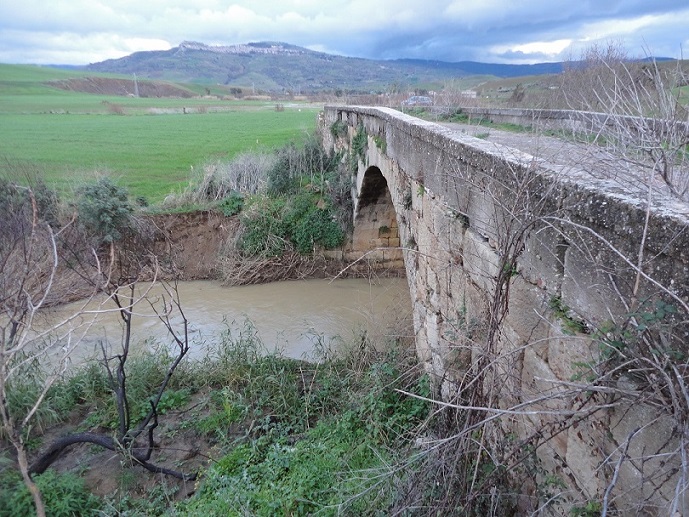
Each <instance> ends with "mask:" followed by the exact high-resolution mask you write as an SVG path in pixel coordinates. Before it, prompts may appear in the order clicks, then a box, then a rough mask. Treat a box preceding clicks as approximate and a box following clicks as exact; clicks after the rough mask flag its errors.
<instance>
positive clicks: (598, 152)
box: [438, 122, 689, 215]
mask: <svg viewBox="0 0 689 517" xmlns="http://www.w3.org/2000/svg"><path fill="white" fill-rule="evenodd" d="M438 124H439V125H441V126H443V127H446V128H448V129H451V130H453V131H457V132H459V133H462V134H466V135H469V136H474V137H478V138H481V139H482V140H485V141H487V142H493V143H495V144H496V146H505V147H507V148H512V149H517V150H519V151H522V152H525V153H528V154H530V155H532V156H534V158H535V160H536V162H537V163H538V164H539V165H542V166H544V167H546V168H548V169H550V170H553V171H556V172H559V173H561V174H562V175H564V176H567V177H569V178H572V179H577V180H584V181H586V182H587V183H593V184H596V185H599V186H600V187H601V190H603V191H607V192H616V193H618V194H620V195H623V196H629V197H630V198H634V199H636V200H643V202H646V200H647V198H648V176H649V168H648V167H641V166H640V165H639V164H637V163H634V162H633V161H632V160H630V159H629V158H628V157H625V156H623V155H620V154H617V155H616V154H614V153H613V152H611V151H610V150H608V149H606V148H604V147H601V146H599V145H595V144H584V143H576V142H572V141H568V140H565V139H564V138H558V137H554V136H545V135H542V134H539V133H538V132H527V133H518V132H514V131H504V130H500V129H494V128H492V127H487V126H481V125H475V124H460V123H453V122H438ZM504 152H506V153H507V154H509V151H508V150H504ZM652 197H653V201H654V204H658V203H660V202H661V201H662V204H663V205H665V206H671V207H672V210H673V211H675V212H677V213H682V214H685V215H689V203H686V202H682V201H679V200H677V199H676V198H675V197H673V196H672V195H671V194H670V192H669V189H668V188H667V186H666V185H665V183H664V182H663V181H662V179H660V178H656V179H655V181H654V182H653V192H652Z"/></svg>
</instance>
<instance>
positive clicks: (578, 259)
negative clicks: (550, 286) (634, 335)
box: [561, 246, 633, 326]
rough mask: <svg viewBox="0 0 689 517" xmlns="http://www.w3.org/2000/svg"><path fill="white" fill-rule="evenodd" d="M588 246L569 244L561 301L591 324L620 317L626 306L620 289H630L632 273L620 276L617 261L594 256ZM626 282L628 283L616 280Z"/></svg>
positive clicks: (616, 319)
mask: <svg viewBox="0 0 689 517" xmlns="http://www.w3.org/2000/svg"><path fill="white" fill-rule="evenodd" d="M592 251H593V250H592V249H591V248H589V249H588V250H584V249H582V248H581V247H579V246H576V247H575V246H570V247H569V248H567V251H566V252H565V270H564V276H563V281H562V291H561V292H562V295H561V298H562V304H563V305H566V306H567V307H569V308H570V309H572V310H573V311H574V312H575V313H576V314H577V315H578V317H580V318H582V319H584V320H585V321H587V322H589V323H590V324H592V325H595V326H597V325H599V324H601V323H603V322H605V321H610V320H613V321H619V320H620V318H621V316H622V315H624V314H625V313H626V312H627V310H626V308H625V305H624V303H623V302H622V300H620V297H619V296H618V291H621V292H628V291H629V289H628V285H629V283H630V282H633V276H632V277H631V278H630V277H629V276H628V275H626V276H625V275H623V276H622V277H620V276H619V274H618V273H619V270H614V268H615V263H614V262H613V263H611V262H610V261H608V260H605V259H604V258H603V257H600V259H597V257H593V256H592V255H591V252H592ZM618 280H619V281H620V282H624V283H625V284H627V285H622V283H618V284H617V286H615V285H613V281H618Z"/></svg>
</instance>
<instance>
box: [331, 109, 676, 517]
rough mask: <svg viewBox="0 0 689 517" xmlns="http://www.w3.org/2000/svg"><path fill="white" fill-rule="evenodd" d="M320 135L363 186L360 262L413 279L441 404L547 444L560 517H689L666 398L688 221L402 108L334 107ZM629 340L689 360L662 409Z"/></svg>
mask: <svg viewBox="0 0 689 517" xmlns="http://www.w3.org/2000/svg"><path fill="white" fill-rule="evenodd" d="M320 126H321V134H322V138H323V139H324V142H325V144H326V146H327V147H329V148H331V149H334V150H336V151H339V152H341V153H342V156H343V160H346V163H347V165H348V167H349V170H350V172H351V174H352V179H353V189H352V194H353V198H354V233H353V239H352V243H351V245H350V246H349V248H348V249H347V251H346V252H347V258H348V259H350V260H374V261H376V262H377V263H378V264H379V265H381V266H383V267H386V266H393V267H394V266H401V265H402V264H403V265H404V268H405V270H406V275H407V279H408V283H409V288H410V292H411V299H412V304H413V316H414V330H415V334H416V348H417V355H418V358H419V360H420V361H421V362H422V363H423V364H424V366H425V368H426V370H427V372H428V373H429V374H430V375H431V378H432V379H433V381H434V386H435V388H436V396H437V397H438V398H439V399H441V400H443V401H446V402H449V403H453V404H454V405H455V406H456V407H457V408H468V407H470V406H472V405H474V406H475V405H477V404H479V405H481V404H483V405H484V406H485V407H486V408H487V412H485V413H484V414H485V415H499V416H500V418H499V422H500V424H499V426H498V427H499V428H500V429H501V430H502V432H503V435H504V436H517V437H518V438H519V439H520V440H522V442H520V443H522V444H529V446H533V448H534V450H535V451H536V456H537V458H538V461H539V465H540V466H541V467H542V472H543V474H542V475H541V477H540V479H541V481H543V479H558V480H561V481H562V483H563V484H564V485H563V486H566V487H567V488H566V490H563V495H562V496H561V497H560V498H559V499H558V503H557V504H556V505H555V507H554V508H555V510H552V511H553V513H558V512H564V513H567V512H568V510H567V508H573V507H574V506H576V505H577V504H579V505H582V504H583V503H585V502H586V501H598V502H606V503H607V502H612V501H613V500H614V507H615V508H617V509H618V510H620V511H621V512H622V514H629V513H632V514H636V512H640V513H642V514H644V513H643V512H650V513H649V514H652V515H660V514H665V515H671V514H672V512H673V511H678V512H682V514H684V515H689V514H687V513H684V512H686V511H687V510H686V508H685V507H684V505H685V491H686V488H687V483H689V479H687V478H686V477H683V476H682V472H684V474H685V475H686V474H689V473H687V472H686V471H683V470H682V469H681V468H680V467H681V466H682V465H685V466H686V460H682V457H683V451H684V445H683V444H684V440H685V439H687V438H689V432H688V431H687V424H686V422H687V420H686V419H685V418H689V414H687V415H679V414H678V411H679V410H678V409H677V408H680V407H681V408H684V406H683V405H682V404H685V405H686V404H688V403H689V395H687V393H684V394H683V395H682V394H679V395H678V394H675V395H672V394H671V393H668V392H667V391H668V390H669V391H672V387H673V386H674V387H676V386H680V387H682V386H684V384H683V382H684V377H685V374H684V372H685V369H683V366H682V365H684V364H685V362H686V355H685V352H686V342H689V336H688V335H687V326H686V324H683V323H682V322H684V323H686V321H687V317H688V313H689V307H688V305H687V304H688V303H689V231H688V230H687V227H688V226H689V206H687V205H686V204H682V203H679V202H676V201H672V200H670V199H664V198H663V199H660V198H661V197H662V196H661V195H660V194H659V189H658V188H654V189H653V190H652V191H651V193H650V194H649V193H648V189H645V190H644V189H639V184H638V183H637V182H635V181H627V182H625V181H620V180H619V178H617V179H615V178H609V177H600V176H597V175H595V174H593V175H591V174H590V173H585V172H584V171H582V170H580V168H578V167H577V164H576V160H574V161H573V163H572V165H571V167H570V168H567V169H568V170H564V168H560V169H558V170H552V169H549V168H548V167H547V166H546V164H545V163H544V162H543V160H541V159H540V158H539V156H534V155H530V154H526V153H524V152H520V151H518V150H515V149H511V148H507V147H503V146H500V145H498V144H494V143H491V142H488V141H485V140H481V139H477V138H473V137H470V136H467V135H463V134H461V133H458V132H453V131H452V130H450V129H447V128H445V127H442V126H439V125H437V124H435V123H432V122H426V121H422V120H419V119H417V118H414V117H411V116H408V115H405V114H403V113H400V112H398V111H396V110H392V109H388V108H369V107H336V106H334V107H326V108H325V110H324V112H323V114H322V117H321V119H320ZM644 192H645V194H644ZM639 193H641V194H642V195H643V197H640V196H639ZM649 199H650V200H651V202H652V203H651V204H652V209H651V210H647V209H646V208H647V206H648V200H649ZM661 304H662V305H661ZM665 304H666V305H665ZM658 308H660V309H658ZM661 309H662V314H661ZM666 309H667V310H666ZM631 313H633V314H635V315H634V316H631V317H630V314H631ZM666 313H667V314H666ZM644 314H645V315H647V316H644ZM668 314H670V316H668ZM680 315H681V316H680ZM666 316H668V317H669V318H670V319H669V320H668V319H667V318H666ZM673 317H674V318H675V319H674V320H673V319H672V318H673ZM639 318H645V320H644V321H646V320H648V323H649V324H650V323H658V328H660V330H659V331H657V332H656V333H655V334H651V333H649V332H646V333H644V329H645V328H646V327H641V326H640V323H639V321H638V320H639ZM663 318H665V319H663ZM661 320H662V321H661ZM668 322H670V323H668ZM668 328H672V330H673V332H672V333H669V331H667V329H668ZM625 332H627V333H626V334H625ZM634 332H636V333H634ZM663 332H665V333H663ZM630 333H631V334H634V335H633V336H631V334H630ZM642 334H643V336H642ZM618 335H623V336H626V338H628V341H629V343H628V344H630V343H633V342H634V339H637V337H638V336H640V337H638V339H639V340H646V341H644V342H647V340H648V339H649V336H650V335H653V336H656V337H657V338H658V339H659V340H660V341H659V342H662V343H664V345H663V346H665V347H666V348H667V349H666V348H663V346H660V345H659V346H658V347H657V348H658V349H659V350H654V351H653V353H654V354H656V353H657V354H665V355H666V356H667V360H666V363H668V364H669V362H670V361H672V360H673V358H674V359H676V360H677V361H678V362H677V366H673V365H669V366H668V367H667V368H666V369H665V370H663V368H664V367H662V366H661V367H659V368H658V370H657V372H655V370H654V372H655V373H652V374H649V375H661V376H662V375H664V374H663V371H669V370H671V369H672V368H675V370H674V372H675V373H674V374H676V375H677V376H678V377H677V378H678V379H679V380H678V381H677V382H669V381H668V383H667V384H663V389H662V390H661V391H663V392H662V393H656V394H652V392H653V386H650V385H649V383H648V382H645V380H644V379H646V377H644V376H643V375H635V373H634V372H632V371H631V367H630V371H626V370H624V367H622V366H618V367H617V368H618V369H617V370H616V369H615V368H616V367H615V366H611V365H613V359H614V360H617V361H618V362H617V363H614V364H615V365H619V364H620V363H624V357H625V356H624V353H623V352H622V353H621V354H620V355H619V357H618V355H614V354H612V353H610V349H611V348H610V347H614V346H617V345H615V343H618V344H619V340H617V341H616V340H615V339H612V337H613V336H618ZM620 346H621V345H620ZM625 346H626V345H625ZM613 356H614V358H613ZM606 358H608V359H609V358H613V359H609V360H608V362H605V361H604V360H605V359H606ZM640 360H642V361H643V358H642V359H640ZM664 360H665V359H664ZM629 364H631V363H629ZM633 364H634V367H636V365H637V363H633ZM654 364H655V363H654ZM605 368H607V369H605ZM623 370H624V371H623ZM611 372H612V373H611ZM674 374H673V375H674ZM651 384H653V383H651ZM673 396H677V397H678V398H679V399H681V398H682V397H687V399H686V400H685V401H684V403H682V402H677V403H676V404H675V403H674V402H673V400H674V399H672V397H673ZM663 401H664V402H663ZM670 406H671V407H670ZM482 407H483V406H482ZM673 408H674V409H673ZM687 409H689V406H688V407H687ZM489 420H490V419H489ZM524 446H525V447H526V446H527V445H524ZM683 461H684V462H685V463H683ZM546 475H549V476H551V478H547V477H546ZM537 483H538V481H537ZM524 490H526V491H527V492H529V491H531V492H535V491H537V487H533V486H531V487H526V488H524ZM611 504H612V503H611ZM558 505H559V506H558ZM568 505H569V506H568ZM611 507H612V506H611ZM558 509H559V510H558Z"/></svg>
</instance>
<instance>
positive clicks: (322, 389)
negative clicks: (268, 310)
mask: <svg viewBox="0 0 689 517" xmlns="http://www.w3.org/2000/svg"><path fill="white" fill-rule="evenodd" d="M252 343H253V341H251V340H249V341H243V342H242V341H240V342H226V343H225V344H224V345H223V347H225V349H226V351H225V354H228V357H227V359H228V360H229V359H230V358H231V361H232V364H233V367H232V369H233V370H235V369H236V370H237V371H236V372H235V375H233V376H232V378H231V379H227V378H226V379H225V380H224V381H223V382H224V384H226V387H225V388H224V390H223V395H222V400H223V403H222V404H223V407H224V410H223V413H224V415H225V416H224V418H225V420H224V421H225V422H227V421H229V420H232V422H236V421H237V418H239V416H240V415H243V418H244V419H245V421H251V422H252V427H251V433H250V434H249V435H247V436H246V437H245V438H244V439H239V440H238V441H236V442H235V443H234V444H229V445H228V447H229V450H228V452H227V453H226V454H225V455H224V456H222V457H221V458H219V459H218V460H217V461H216V462H215V463H214V464H213V466H212V467H211V468H210V469H209V470H208V471H207V472H206V473H205V475H204V478H203V481H202V482H201V485H200V487H199V489H198V491H197V493H196V494H195V495H194V497H193V498H192V499H190V500H189V501H186V502H183V503H179V504H178V505H176V507H175V510H174V512H173V513H174V514H175V515H199V514H203V515H247V514H250V515H265V516H268V515H276V514H280V515H313V514H316V513H318V514H322V515H337V514H346V515H363V514H366V515H371V514H375V513H379V514H381V515H383V514H385V512H386V509H387V508H388V507H389V506H390V504H391V503H392V501H393V499H394V497H395V492H394V483H395V479H396V476H395V475H394V474H392V473H391V472H389V465H390V464H393V463H395V462H396V461H398V460H399V459H400V458H401V457H403V456H404V455H405V454H406V445H405V444H407V443H409V441H410V438H411V437H412V436H413V433H414V432H415V431H416V430H417V429H418V427H419V425H421V423H422V422H423V421H424V419H425V417H426V416H427V415H428V411H429V404H428V403H427V402H425V401H423V400H420V399H416V398H412V397H409V396H407V395H404V394H402V393H400V391H398V390H405V391H411V392H414V393H417V394H419V395H422V396H428V395H429V386H428V378H427V377H425V376H421V377H419V376H418V375H417V374H416V373H415V372H416V370H415V369H414V368H413V367H412V366H411V365H412V361H411V358H410V357H408V356H407V354H406V353H405V352H403V349H401V348H398V347H394V346H393V347H392V348H391V349H390V350H388V351H387V352H381V353H375V352H374V353H372V354H370V355H367V359H362V356H361V355H359V356H358V357H357V354H361V352H362V350H363V349H362V348H360V349H358V350H357V351H356V352H352V353H351V354H349V355H346V356H344V357H341V358H337V359H331V360H329V361H326V362H325V363H322V364H320V365H314V364H306V363H302V362H298V361H294V360H289V359H284V358H281V357H280V356H276V355H264V356H260V355H257V354H255V352H256V349H255V348H253V347H254V345H253V344H252ZM368 352H370V350H368ZM237 408H241V409H237ZM230 415H231V416H230ZM202 425H204V426H205V425H206V423H205V422H204V423H203V424H202Z"/></svg>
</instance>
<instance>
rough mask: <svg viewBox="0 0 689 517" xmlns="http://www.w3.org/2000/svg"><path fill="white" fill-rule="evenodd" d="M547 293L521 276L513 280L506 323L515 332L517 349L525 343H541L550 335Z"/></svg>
mask: <svg viewBox="0 0 689 517" xmlns="http://www.w3.org/2000/svg"><path fill="white" fill-rule="evenodd" d="M545 298H546V295H545V292H544V291H543V290H541V289H539V288H538V287H535V286H534V285H532V284H530V283H528V282H526V281H525V280H524V279H523V278H521V276H517V277H515V278H513V279H512V283H511V285H510V289H509V301H508V303H509V311H508V312H507V316H506V317H505V323H506V324H507V325H508V326H509V327H510V328H511V329H512V330H513V331H514V332H515V334H516V335H517V336H518V340H517V341H516V342H515V347H517V346H521V345H523V344H524V343H527V342H529V343H536V344H538V343H540V342H542V341H543V340H544V339H545V338H546V337H547V335H548V327H549V325H548V322H547V320H546V318H545V317H544V314H545V313H546V311H547V300H546V299H545Z"/></svg>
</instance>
